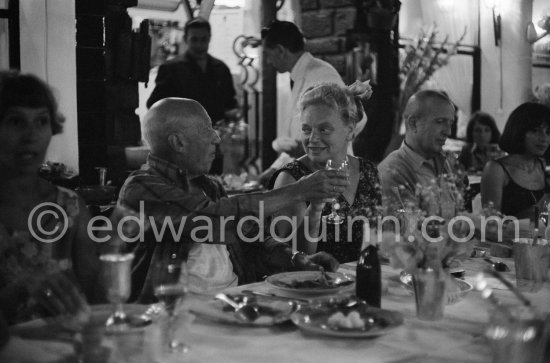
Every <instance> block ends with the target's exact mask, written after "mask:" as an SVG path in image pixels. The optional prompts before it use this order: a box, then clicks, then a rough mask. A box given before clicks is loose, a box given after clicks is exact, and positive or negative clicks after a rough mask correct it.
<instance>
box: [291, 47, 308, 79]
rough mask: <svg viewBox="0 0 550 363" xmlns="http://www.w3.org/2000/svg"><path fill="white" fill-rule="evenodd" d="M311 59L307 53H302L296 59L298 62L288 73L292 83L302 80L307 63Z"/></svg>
mask: <svg viewBox="0 0 550 363" xmlns="http://www.w3.org/2000/svg"><path fill="white" fill-rule="evenodd" d="M312 59H313V56H312V55H311V53H309V52H304V54H302V55H301V56H300V58H298V61H297V62H296V64H295V65H294V67H292V70H291V71H290V79H291V80H293V81H294V82H297V81H299V80H300V79H302V78H304V75H305V74H306V67H307V65H308V63H309V62H310V61H311V60H312Z"/></svg>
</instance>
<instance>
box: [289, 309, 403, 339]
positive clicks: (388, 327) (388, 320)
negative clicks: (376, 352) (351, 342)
mask: <svg viewBox="0 0 550 363" xmlns="http://www.w3.org/2000/svg"><path fill="white" fill-rule="evenodd" d="M351 311H357V312H358V313H359V315H360V316H361V319H362V320H363V321H365V322H366V327H365V328H363V329H346V328H336V327H331V326H329V324H328V319H329V318H330V317H331V316H332V315H333V314H335V313H337V312H342V313H343V314H344V315H347V314H349V313H350V312H351ZM291 319H292V322H293V323H294V324H296V326H298V327H299V328H300V329H301V330H303V331H305V332H308V333H313V334H320V335H326V336H331V337H338V338H372V337H376V336H379V335H383V334H387V333H389V332H391V331H392V330H393V329H395V328H397V327H399V326H400V325H402V324H403V315H402V314H401V313H399V312H397V311H391V310H384V309H378V308H374V307H371V306H368V305H366V304H360V305H357V306H355V307H353V308H348V309H342V308H341V307H338V306H321V307H320V306H314V305H311V306H304V307H302V308H300V309H299V310H298V311H297V312H295V313H294V314H292V317H291ZM369 320H370V321H371V322H372V323H371V324H369V323H368V321H369Z"/></svg>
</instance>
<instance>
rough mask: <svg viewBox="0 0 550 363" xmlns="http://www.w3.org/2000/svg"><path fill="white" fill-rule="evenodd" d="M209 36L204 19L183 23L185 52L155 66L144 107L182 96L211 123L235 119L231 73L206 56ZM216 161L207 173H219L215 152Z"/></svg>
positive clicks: (224, 66) (220, 62)
mask: <svg viewBox="0 0 550 363" xmlns="http://www.w3.org/2000/svg"><path fill="white" fill-rule="evenodd" d="M211 34H212V31H211V27H210V23H208V21H206V20H205V19H202V18H194V19H191V20H189V21H188V22H187V23H186V24H185V28H184V38H183V39H184V41H185V43H186V44H187V50H186V51H185V53H184V54H183V56H182V57H178V58H175V59H173V60H170V61H168V62H166V63H165V64H163V65H161V66H160V67H159V70H158V74H157V78H156V80H155V83H156V85H155V89H154V90H153V92H152V93H151V96H150V97H149V99H148V100H147V108H150V107H151V106H152V105H153V104H154V103H155V102H157V101H158V100H160V99H163V98H168V97H182V98H189V99H192V100H195V101H197V102H199V103H200V104H201V105H202V106H203V107H204V109H205V110H206V112H207V113H208V116H210V119H211V120H212V123H213V124H216V122H218V121H220V120H223V119H230V120H236V119H237V118H238V117H239V109H238V108H237V107H238V104H237V100H236V99H235V89H234V88H233V78H232V77H231V72H230V71H229V68H228V67H227V66H226V65H225V63H224V62H222V61H221V60H219V59H217V58H214V57H212V56H211V55H210V54H208V46H209V44H210V37H211ZM216 159H217V160H215V161H214V164H213V167H212V170H211V172H212V173H215V174H220V173H221V171H222V168H223V165H220V164H223V162H222V160H223V159H222V157H221V155H219V150H218V156H216Z"/></svg>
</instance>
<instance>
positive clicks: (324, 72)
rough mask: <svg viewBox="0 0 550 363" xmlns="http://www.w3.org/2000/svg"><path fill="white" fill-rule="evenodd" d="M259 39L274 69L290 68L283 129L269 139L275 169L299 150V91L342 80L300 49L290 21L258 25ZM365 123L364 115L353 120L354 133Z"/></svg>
mask: <svg viewBox="0 0 550 363" xmlns="http://www.w3.org/2000/svg"><path fill="white" fill-rule="evenodd" d="M262 41H263V45H264V51H265V55H266V56H267V60H268V62H269V63H271V64H272V65H273V67H275V69H276V70H277V72H279V73H285V72H290V80H291V88H292V93H291V98H290V104H289V105H288V107H287V110H288V114H287V115H286V116H285V117H284V118H283V119H284V120H285V121H284V125H283V127H282V128H279V130H283V131H282V133H280V134H279V135H277V138H276V139H275V141H273V149H274V150H275V151H277V152H279V153H281V154H280V156H279V158H278V159H277V160H276V161H275V162H274V163H273V165H271V167H270V169H272V170H273V171H275V170H277V169H279V168H280V167H282V166H284V165H285V164H287V163H289V162H290V161H292V160H293V159H294V157H296V156H299V155H301V154H303V150H302V146H301V144H300V142H299V141H298V140H299V139H300V134H301V132H302V130H301V123H300V119H299V116H300V115H299V114H298V107H297V106H298V101H299V99H300V97H301V96H302V94H303V93H304V92H305V91H306V90H308V89H309V88H311V87H312V86H315V85H317V84H320V83H326V82H332V83H336V84H338V85H341V86H343V85H344V82H343V81H342V78H341V77H340V75H339V74H338V72H337V71H336V69H334V67H333V66H332V65H331V64H329V63H327V62H325V61H323V60H321V59H318V58H315V57H313V56H312V55H311V53H309V52H306V51H305V50H304V47H305V41H304V36H303V35H302V32H301V31H300V29H299V28H298V27H297V26H296V25H295V24H294V23H291V22H288V21H279V20H275V21H273V22H272V23H271V24H270V25H269V27H266V28H264V29H262ZM365 124H366V118H364V119H363V120H362V121H361V122H359V123H358V124H357V126H356V130H355V133H356V134H357V133H359V132H360V131H361V130H362V129H363V127H365ZM349 149H350V153H353V152H352V150H351V143H350V148H349ZM266 173H269V171H267V172H266ZM264 174H265V173H264Z"/></svg>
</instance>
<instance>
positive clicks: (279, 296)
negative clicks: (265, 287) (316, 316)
mask: <svg viewBox="0 0 550 363" xmlns="http://www.w3.org/2000/svg"><path fill="white" fill-rule="evenodd" d="M241 293H242V294H245V295H256V296H263V297H269V298H272V299H278V300H288V301H297V302H301V303H309V302H310V301H309V300H307V299H299V298H295V297H288V296H281V295H276V294H273V293H268V292H259V291H252V290H243V291H241Z"/></svg>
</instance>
